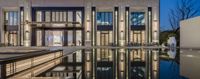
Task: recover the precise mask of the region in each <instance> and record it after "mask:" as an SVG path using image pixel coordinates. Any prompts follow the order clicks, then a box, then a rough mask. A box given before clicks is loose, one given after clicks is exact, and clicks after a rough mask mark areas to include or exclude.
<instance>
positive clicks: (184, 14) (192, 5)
mask: <svg viewBox="0 0 200 79" xmlns="http://www.w3.org/2000/svg"><path fill="white" fill-rule="evenodd" d="M197 1H198V0H178V2H177V3H176V4H177V5H176V8H175V9H171V10H170V13H169V15H168V16H169V22H170V26H171V28H172V30H173V31H174V32H175V33H176V32H178V30H179V28H180V21H181V20H185V19H188V18H191V17H194V16H196V15H197V14H198V12H199V11H200V10H199V8H196V6H197V5H198V4H197Z"/></svg>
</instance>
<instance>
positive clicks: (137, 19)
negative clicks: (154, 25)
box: [130, 12, 145, 26]
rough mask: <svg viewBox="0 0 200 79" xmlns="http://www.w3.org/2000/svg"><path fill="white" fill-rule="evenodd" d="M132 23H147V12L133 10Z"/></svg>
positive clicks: (138, 24)
mask: <svg viewBox="0 0 200 79" xmlns="http://www.w3.org/2000/svg"><path fill="white" fill-rule="evenodd" d="M130 21H131V22H130V23H131V25H133V26H143V25H145V13H144V12H132V13H131V15H130Z"/></svg>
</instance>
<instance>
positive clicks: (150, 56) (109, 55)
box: [40, 49, 159, 79]
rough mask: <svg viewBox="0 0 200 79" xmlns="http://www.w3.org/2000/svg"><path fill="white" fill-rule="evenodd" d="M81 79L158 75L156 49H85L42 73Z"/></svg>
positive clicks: (140, 78)
mask: <svg viewBox="0 0 200 79" xmlns="http://www.w3.org/2000/svg"><path fill="white" fill-rule="evenodd" d="M40 76H45V77H72V78H77V79H78V78H83V79H158V78H159V77H158V76H159V50H143V49H85V50H80V51H77V52H74V53H73V54H70V55H68V56H67V57H65V58H64V59H63V60H62V63H61V64H60V65H58V66H56V67H54V68H52V69H51V70H49V71H47V72H45V73H43V74H41V75H40Z"/></svg>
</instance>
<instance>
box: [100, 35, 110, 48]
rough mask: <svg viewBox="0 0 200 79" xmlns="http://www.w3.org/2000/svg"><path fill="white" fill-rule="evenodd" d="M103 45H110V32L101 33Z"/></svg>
mask: <svg viewBox="0 0 200 79" xmlns="http://www.w3.org/2000/svg"><path fill="white" fill-rule="evenodd" d="M100 41H101V43H100V44H101V46H108V45H109V33H101V38H100Z"/></svg>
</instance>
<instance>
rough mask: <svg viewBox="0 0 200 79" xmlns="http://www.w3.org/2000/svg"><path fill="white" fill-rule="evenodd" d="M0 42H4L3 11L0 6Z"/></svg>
mask: <svg viewBox="0 0 200 79" xmlns="http://www.w3.org/2000/svg"><path fill="white" fill-rule="evenodd" d="M0 16H1V17H0V43H4V37H3V36H4V30H3V17H4V16H3V11H2V8H1V7H0Z"/></svg>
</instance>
